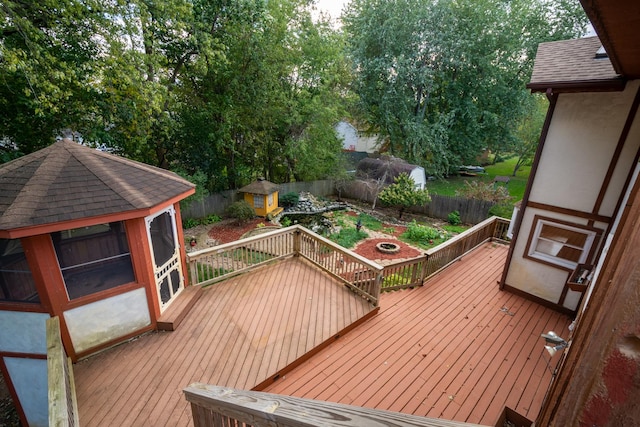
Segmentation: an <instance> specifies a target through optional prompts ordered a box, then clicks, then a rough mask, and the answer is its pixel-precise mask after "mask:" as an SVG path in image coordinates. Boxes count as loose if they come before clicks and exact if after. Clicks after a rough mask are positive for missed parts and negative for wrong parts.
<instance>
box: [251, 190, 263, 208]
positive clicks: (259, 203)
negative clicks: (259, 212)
mask: <svg viewBox="0 0 640 427" xmlns="http://www.w3.org/2000/svg"><path fill="white" fill-rule="evenodd" d="M253 207H254V208H258V209H263V208H264V196H263V195H261V194H254V195H253Z"/></svg>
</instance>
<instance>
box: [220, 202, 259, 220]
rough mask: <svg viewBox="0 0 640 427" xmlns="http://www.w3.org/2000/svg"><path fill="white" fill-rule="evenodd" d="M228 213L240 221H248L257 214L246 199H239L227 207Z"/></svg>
mask: <svg viewBox="0 0 640 427" xmlns="http://www.w3.org/2000/svg"><path fill="white" fill-rule="evenodd" d="M226 214H227V215H228V216H229V217H231V218H234V219H236V220H237V221H238V222H247V221H249V220H251V219H253V218H255V216H256V212H255V211H254V210H253V208H252V207H251V205H250V204H249V203H247V202H246V201H245V200H238V201H237V202H233V203H232V204H230V205H229V207H227V210H226Z"/></svg>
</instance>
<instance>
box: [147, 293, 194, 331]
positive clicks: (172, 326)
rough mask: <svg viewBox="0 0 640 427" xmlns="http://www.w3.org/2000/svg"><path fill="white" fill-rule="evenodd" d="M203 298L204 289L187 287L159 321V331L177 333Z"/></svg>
mask: <svg viewBox="0 0 640 427" xmlns="http://www.w3.org/2000/svg"><path fill="white" fill-rule="evenodd" d="M201 296H202V287H200V286H187V287H186V288H185V289H184V290H183V291H182V292H180V295H178V296H177V297H176V300H175V301H173V302H172V303H171V305H170V306H169V308H167V310H166V311H165V312H164V313H162V316H160V318H159V319H158V330H161V331H175V330H176V329H177V328H178V325H180V322H182V320H184V318H185V316H186V315H187V313H189V311H190V310H191V308H192V307H193V306H194V305H195V303H196V301H198V299H199V298H200V297H201Z"/></svg>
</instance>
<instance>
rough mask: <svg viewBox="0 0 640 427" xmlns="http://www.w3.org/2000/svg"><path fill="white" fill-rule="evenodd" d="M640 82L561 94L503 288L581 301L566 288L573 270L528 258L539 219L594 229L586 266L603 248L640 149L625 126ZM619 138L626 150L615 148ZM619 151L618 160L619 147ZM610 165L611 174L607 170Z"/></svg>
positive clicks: (634, 129)
mask: <svg viewBox="0 0 640 427" xmlns="http://www.w3.org/2000/svg"><path fill="white" fill-rule="evenodd" d="M637 91H638V82H631V83H629V84H628V85H627V88H626V89H625V90H624V91H622V92H600V93H562V94H559V95H558V100H557V104H556V107H555V111H554V114H553V118H552V120H551V123H550V126H549V131H548V134H547V137H546V140H545V145H544V148H543V150H542V152H541V154H540V158H539V165H538V169H537V171H536V175H535V177H534V178H533V181H532V183H531V191H530V194H529V199H528V201H527V206H526V208H525V209H524V212H523V213H522V215H523V218H522V224H521V227H520V230H519V234H518V236H517V239H516V241H515V242H514V248H513V257H512V259H511V263H510V265H509V267H508V271H507V274H506V276H505V284H506V285H508V286H509V287H512V288H515V289H518V290H520V291H523V292H525V293H528V294H530V295H533V296H535V297H538V298H542V299H544V300H546V301H549V302H551V303H553V304H557V305H558V306H559V307H562V308H566V309H569V310H572V311H573V310H576V309H577V308H578V305H579V303H580V298H581V296H582V293H581V292H574V291H572V290H571V289H569V288H568V287H566V282H567V279H569V276H570V274H571V269H568V268H562V267H559V266H554V265H550V264H547V263H543V262H540V261H539V260H537V259H532V258H531V257H529V256H528V251H529V248H530V242H531V240H532V236H533V233H534V229H535V226H536V218H538V219H539V218H544V219H548V220H551V221H555V220H557V221H559V222H563V223H565V224H571V225H575V226H577V227H584V228H585V229H590V230H595V231H596V233H597V235H596V237H595V240H594V242H593V245H592V247H591V248H592V249H591V251H590V255H589V258H588V259H587V260H585V263H587V264H593V263H594V262H593V261H594V260H593V259H592V257H593V255H594V254H596V253H597V250H598V249H600V248H601V246H602V245H603V243H604V239H605V237H606V236H605V233H606V230H607V229H608V227H609V225H610V223H611V222H612V221H613V216H614V215H615V213H616V212H615V210H616V207H617V205H618V201H619V200H620V198H621V197H622V194H623V192H624V190H625V182H626V180H627V177H628V176H629V173H630V171H631V170H632V169H633V168H634V159H635V155H636V152H637V151H638V149H639V147H640V124H639V123H638V120H634V121H633V124H632V125H631V127H630V129H629V133H628V135H627V136H626V138H624V128H625V123H626V122H627V121H628V117H629V112H630V111H631V108H632V104H633V101H634V97H635V95H636V92H637ZM621 139H622V140H623V141H624V145H623V146H621V147H618V144H619V142H620V141H621ZM617 148H621V151H620V155H619V157H617V158H616V149H617ZM610 167H612V169H611V170H610Z"/></svg>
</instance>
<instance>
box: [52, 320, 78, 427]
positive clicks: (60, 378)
mask: <svg viewBox="0 0 640 427" xmlns="http://www.w3.org/2000/svg"><path fill="white" fill-rule="evenodd" d="M47 375H48V380H47V381H48V384H49V393H48V394H49V396H48V397H49V425H50V426H57V427H67V426H79V425H80V421H79V420H78V400H77V397H76V387H75V382H74V380H73V366H72V364H71V358H70V357H67V354H66V353H65V351H64V347H63V346H62V340H61V338H60V319H59V318H58V317H52V318H50V319H47Z"/></svg>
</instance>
